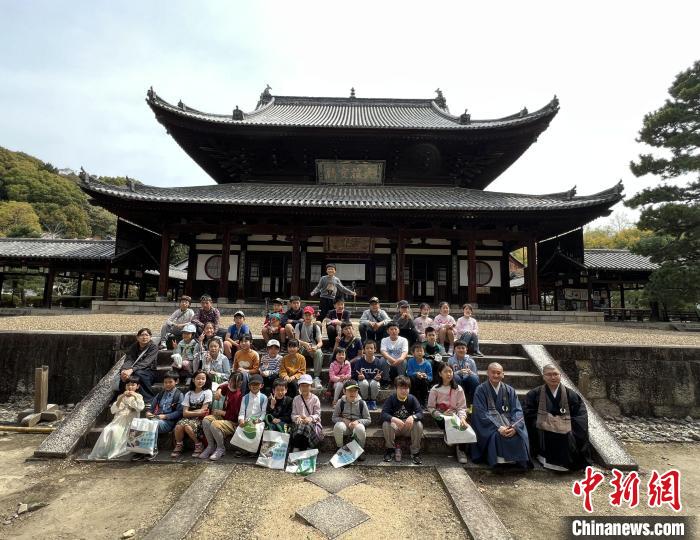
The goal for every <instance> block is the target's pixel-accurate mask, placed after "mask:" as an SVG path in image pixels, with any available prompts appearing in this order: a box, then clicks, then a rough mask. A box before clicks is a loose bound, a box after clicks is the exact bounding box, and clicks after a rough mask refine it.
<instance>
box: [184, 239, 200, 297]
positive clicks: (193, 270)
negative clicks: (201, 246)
mask: <svg viewBox="0 0 700 540" xmlns="http://www.w3.org/2000/svg"><path fill="white" fill-rule="evenodd" d="M196 279H197V237H196V236H193V237H192V241H191V242H190V250H189V253H188V254H187V281H185V294H186V295H187V296H192V291H194V282H195V281H196Z"/></svg>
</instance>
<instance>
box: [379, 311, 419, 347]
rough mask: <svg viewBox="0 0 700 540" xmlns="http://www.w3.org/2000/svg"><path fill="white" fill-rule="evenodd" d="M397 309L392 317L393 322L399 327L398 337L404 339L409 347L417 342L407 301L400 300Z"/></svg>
mask: <svg viewBox="0 0 700 540" xmlns="http://www.w3.org/2000/svg"><path fill="white" fill-rule="evenodd" d="M397 307H398V308H399V312H398V313H397V314H396V315H395V316H394V319H393V320H394V322H395V323H396V324H397V325H398V327H399V335H400V336H401V337H402V338H405V339H406V340H407V341H408V344H409V345H413V344H414V343H415V342H416V341H417V340H418V331H417V330H416V325H415V324H414V322H413V314H412V313H411V305H410V304H409V303H408V301H406V300H401V301H399V303H398V304H397ZM387 329H388V327H387ZM382 341H383V340H382Z"/></svg>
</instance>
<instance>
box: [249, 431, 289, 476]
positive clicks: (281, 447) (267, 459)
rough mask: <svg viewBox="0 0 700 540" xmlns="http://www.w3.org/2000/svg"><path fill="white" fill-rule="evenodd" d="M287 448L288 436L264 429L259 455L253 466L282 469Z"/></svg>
mask: <svg viewBox="0 0 700 540" xmlns="http://www.w3.org/2000/svg"><path fill="white" fill-rule="evenodd" d="M288 448H289V434H287V433H282V432H281V431H277V430H274V431H272V430H269V429H266V430H265V431H264V432H263V438H262V445H261V446H260V455H259V456H258V460H257V461H256V462H255V464H256V465H260V466H261V467H267V468H268V469H280V470H281V469H284V461H285V459H286V457H287V449H288Z"/></svg>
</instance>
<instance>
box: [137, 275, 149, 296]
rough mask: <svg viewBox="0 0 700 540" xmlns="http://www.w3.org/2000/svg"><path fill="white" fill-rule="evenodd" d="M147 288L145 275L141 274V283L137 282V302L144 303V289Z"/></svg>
mask: <svg viewBox="0 0 700 540" xmlns="http://www.w3.org/2000/svg"><path fill="white" fill-rule="evenodd" d="M147 288H148V285H147V284H146V275H145V274H144V273H143V272H142V273H141V281H139V300H140V301H141V302H145V301H146V289H147Z"/></svg>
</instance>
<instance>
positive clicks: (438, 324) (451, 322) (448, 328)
mask: <svg viewBox="0 0 700 540" xmlns="http://www.w3.org/2000/svg"><path fill="white" fill-rule="evenodd" d="M456 325H457V321H455V319H454V317H453V316H452V315H450V304H448V303H447V302H440V313H438V314H437V315H435V318H434V319H433V328H435V330H437V333H438V343H440V345H444V344H445V343H447V344H448V346H449V350H448V353H449V354H452V346H453V344H454V342H455V333H454V328H455V326H456Z"/></svg>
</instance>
